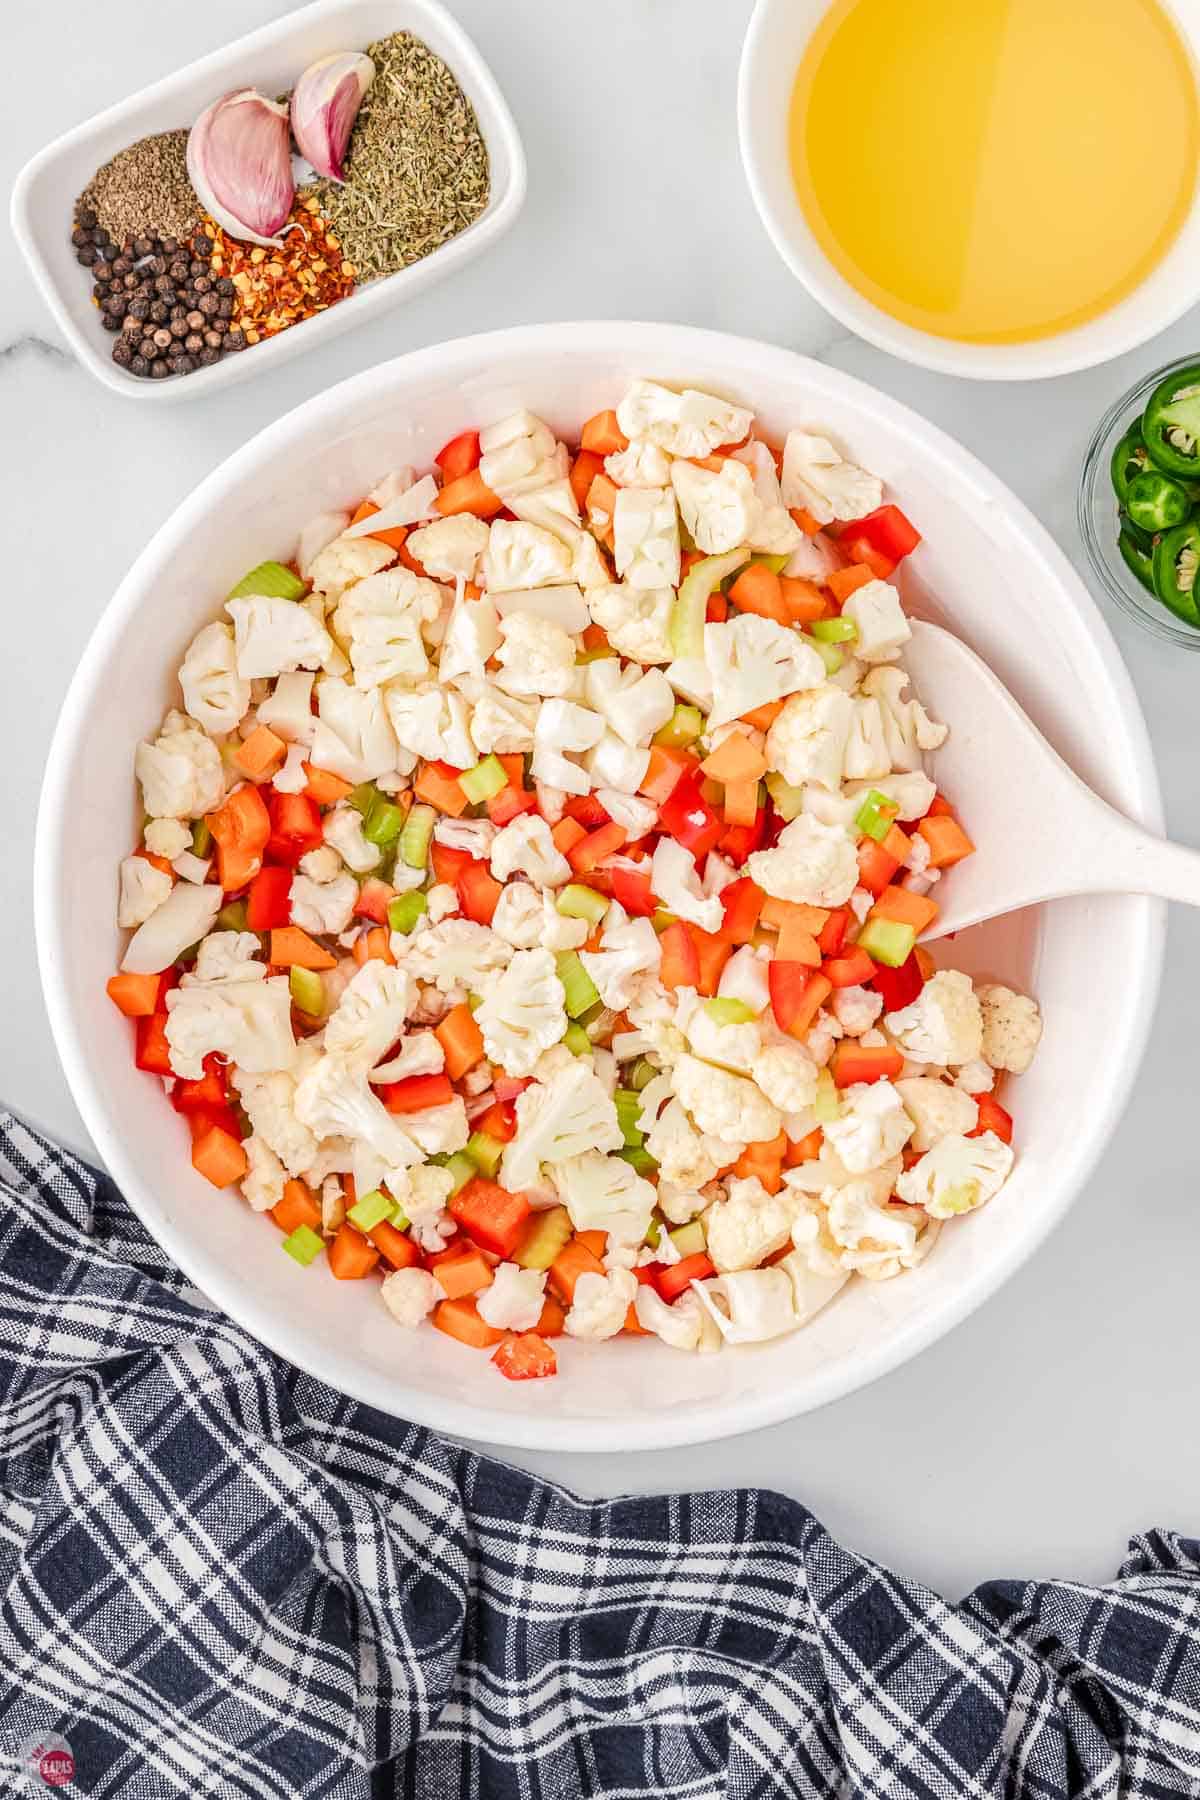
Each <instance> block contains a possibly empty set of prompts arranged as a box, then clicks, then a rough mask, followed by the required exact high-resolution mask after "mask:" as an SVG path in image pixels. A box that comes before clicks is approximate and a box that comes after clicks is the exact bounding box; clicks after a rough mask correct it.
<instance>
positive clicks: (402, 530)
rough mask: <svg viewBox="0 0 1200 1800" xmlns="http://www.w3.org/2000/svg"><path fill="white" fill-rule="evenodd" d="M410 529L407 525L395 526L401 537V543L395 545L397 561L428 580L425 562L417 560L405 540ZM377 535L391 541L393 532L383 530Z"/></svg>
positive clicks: (396, 533) (398, 535) (397, 534)
mask: <svg viewBox="0 0 1200 1800" xmlns="http://www.w3.org/2000/svg"><path fill="white" fill-rule="evenodd" d="M408 531H409V528H408V526H407V525H397V526H396V527H395V535H396V536H397V537H398V538H400V539H401V541H400V543H398V544H397V545H395V551H396V561H397V562H398V563H399V564H400V566H401V568H404V569H411V570H412V572H413V574H414V575H419V576H420V577H421V578H422V580H427V579H428V571H427V569H426V567H425V564H424V563H422V562H418V561H417V559H416V557H415V556H414V555H413V553H412V551H411V550H410V549H409V547H408V544H407V543H406V542H405V541H404V540H405V539H406V538H407V537H408ZM376 536H377V537H384V538H386V541H387V542H389V543H390V542H391V537H392V533H391V532H387V533H384V532H382V531H381V532H377V533H376Z"/></svg>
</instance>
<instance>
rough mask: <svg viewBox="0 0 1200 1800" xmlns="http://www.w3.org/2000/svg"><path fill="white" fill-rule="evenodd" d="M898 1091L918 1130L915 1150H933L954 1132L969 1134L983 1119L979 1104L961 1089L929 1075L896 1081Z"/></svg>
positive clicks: (915, 1135)
mask: <svg viewBox="0 0 1200 1800" xmlns="http://www.w3.org/2000/svg"><path fill="white" fill-rule="evenodd" d="M896 1092H897V1093H898V1094H899V1096H900V1098H901V1100H902V1101H903V1102H904V1110H905V1112H907V1114H908V1116H909V1118H910V1119H911V1120H912V1121H913V1124H914V1125H915V1127H916V1129H915V1130H914V1132H913V1135H912V1148H913V1149H914V1150H931V1149H932V1148H933V1146H934V1144H935V1143H936V1142H937V1140H938V1139H939V1138H942V1137H946V1136H947V1135H949V1134H950V1133H952V1132H954V1133H957V1134H959V1135H960V1136H962V1137H969V1136H970V1135H971V1133H972V1132H973V1131H974V1129H975V1127H976V1125H977V1124H978V1122H979V1107H978V1105H977V1103H976V1102H975V1101H974V1100H973V1099H972V1098H971V1096H970V1094H965V1093H964V1092H963V1090H962V1089H961V1088H957V1087H951V1086H950V1084H949V1083H948V1082H945V1081H937V1080H935V1079H932V1078H931V1077H930V1076H928V1075H918V1076H909V1077H908V1078H907V1079H905V1080H902V1081H898V1082H897V1083H896Z"/></svg>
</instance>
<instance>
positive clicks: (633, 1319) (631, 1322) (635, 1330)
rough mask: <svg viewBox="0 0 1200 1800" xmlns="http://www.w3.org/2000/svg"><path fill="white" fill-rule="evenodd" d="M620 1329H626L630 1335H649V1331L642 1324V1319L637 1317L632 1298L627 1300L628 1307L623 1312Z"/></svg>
mask: <svg viewBox="0 0 1200 1800" xmlns="http://www.w3.org/2000/svg"><path fill="white" fill-rule="evenodd" d="M621 1330H622V1331H627V1332H628V1333H629V1335H630V1337H649V1336H650V1333H649V1332H648V1331H647V1330H646V1327H645V1326H644V1325H643V1324H642V1321H641V1320H640V1319H639V1318H638V1316H637V1307H636V1306H635V1305H634V1304H633V1301H632V1300H631V1301H630V1302H629V1308H628V1311H627V1312H626V1314H625V1323H624V1324H623V1325H622V1327H621Z"/></svg>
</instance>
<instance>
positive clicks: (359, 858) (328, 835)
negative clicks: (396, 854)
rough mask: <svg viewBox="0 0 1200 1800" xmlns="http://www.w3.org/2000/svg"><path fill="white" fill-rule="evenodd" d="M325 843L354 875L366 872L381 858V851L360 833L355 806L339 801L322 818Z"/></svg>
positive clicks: (359, 821) (357, 812)
mask: <svg viewBox="0 0 1200 1800" xmlns="http://www.w3.org/2000/svg"><path fill="white" fill-rule="evenodd" d="M323 824H324V828H325V842H326V844H327V845H328V847H329V848H330V849H331V850H334V851H336V852H337V854H338V856H340V857H341V859H342V861H343V862H344V863H345V864H346V866H347V867H348V868H351V869H353V870H354V872H355V874H356V875H369V874H370V872H371V870H372V869H377V868H378V867H379V865H380V863H381V862H382V861H383V851H382V850H381V849H380V848H379V846H378V844H372V843H371V842H370V841H369V839H367V838H366V837H364V836H363V816H362V814H361V813H360V812H359V811H358V809H357V808H356V807H353V806H348V805H347V804H346V803H345V801H341V802H339V804H338V805H337V806H335V807H334V809H333V811H332V812H327V813H326V814H325V817H324V820H323Z"/></svg>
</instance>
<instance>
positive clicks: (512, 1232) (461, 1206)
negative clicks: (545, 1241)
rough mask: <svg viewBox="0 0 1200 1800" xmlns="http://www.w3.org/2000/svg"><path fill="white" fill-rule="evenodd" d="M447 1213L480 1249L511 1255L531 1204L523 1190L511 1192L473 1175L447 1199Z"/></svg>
mask: <svg viewBox="0 0 1200 1800" xmlns="http://www.w3.org/2000/svg"><path fill="white" fill-rule="evenodd" d="M447 1206H448V1208H449V1211H450V1213H451V1214H452V1216H453V1217H454V1218H456V1219H457V1220H458V1222H459V1224H460V1225H461V1226H462V1228H463V1230H464V1231H465V1232H466V1234H467V1236H468V1237H469V1238H470V1239H471V1240H472V1241H473V1242H474V1243H476V1244H478V1245H479V1248H480V1249H481V1250H490V1251H491V1253H492V1255H493V1256H504V1257H506V1256H511V1254H512V1252H513V1251H514V1250H515V1248H516V1245H517V1239H518V1238H519V1237H520V1235H521V1231H522V1228H523V1227H524V1224H525V1221H526V1219H527V1218H528V1217H529V1214H530V1212H531V1211H532V1208H531V1206H530V1204H529V1201H528V1199H527V1198H526V1197H525V1195H524V1194H510V1193H509V1191H508V1189H507V1188H502V1187H501V1186H500V1185H499V1184H498V1183H497V1182H495V1181H488V1180H486V1179H485V1178H484V1177H483V1176H482V1175H476V1176H475V1178H474V1180H472V1181H468V1183H467V1185H466V1186H465V1187H462V1188H460V1189H459V1190H458V1192H457V1194H453V1195H452V1196H451V1198H450V1199H449V1200H448V1201H447Z"/></svg>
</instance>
